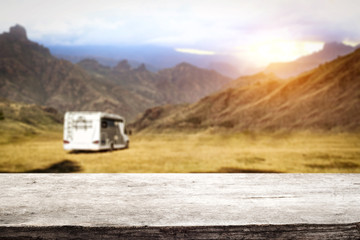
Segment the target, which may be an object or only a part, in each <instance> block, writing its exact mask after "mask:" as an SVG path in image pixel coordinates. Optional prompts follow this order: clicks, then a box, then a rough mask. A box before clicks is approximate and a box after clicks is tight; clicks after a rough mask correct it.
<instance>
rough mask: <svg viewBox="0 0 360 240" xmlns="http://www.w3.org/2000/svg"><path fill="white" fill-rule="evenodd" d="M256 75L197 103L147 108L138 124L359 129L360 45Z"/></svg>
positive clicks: (144, 126)
mask: <svg viewBox="0 0 360 240" xmlns="http://www.w3.org/2000/svg"><path fill="white" fill-rule="evenodd" d="M261 78H264V80H263V81H262V80H261ZM252 79H253V81H254V82H255V83H254V84H246V85H244V86H242V85H241V84H240V85H239V86H236V84H235V85H234V86H233V87H230V88H227V89H225V90H222V91H219V92H217V93H215V94H212V95H209V96H207V97H205V98H203V99H201V100H200V101H198V102H196V103H194V104H187V105H182V106H181V105H178V106H174V107H171V106H164V107H157V108H153V109H148V110H147V111H146V112H145V113H144V114H143V115H142V116H141V117H140V118H139V119H138V120H137V121H136V122H135V123H134V125H133V127H135V128H136V129H137V130H143V129H147V130H155V129H157V130H164V129H177V130H179V129H206V128H209V127H220V128H227V129H232V130H233V131H244V130H256V131H257V130H267V131H272V130H279V129H288V130H293V129H321V130H334V131H356V130H357V131H358V130H360V50H357V51H355V52H354V53H352V54H349V55H347V56H344V57H339V58H338V59H336V60H334V61H332V62H329V63H326V64H322V65H320V66H319V67H318V68H316V69H314V70H312V71H310V72H307V73H304V74H302V75H300V76H298V77H296V78H293V79H289V80H288V81H280V80H276V79H273V77H271V76H270V77H269V76H267V75H266V74H260V75H259V74H258V75H254V76H252V77H251V76H250V77H247V81H248V82H251V80H252ZM241 80H242V79H238V80H237V81H238V82H241Z"/></svg>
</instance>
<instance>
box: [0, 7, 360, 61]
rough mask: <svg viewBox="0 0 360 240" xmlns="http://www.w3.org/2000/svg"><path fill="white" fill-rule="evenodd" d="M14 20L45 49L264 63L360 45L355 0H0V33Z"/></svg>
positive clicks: (359, 28) (359, 16)
mask: <svg viewBox="0 0 360 240" xmlns="http://www.w3.org/2000/svg"><path fill="white" fill-rule="evenodd" d="M16 23H18V24H20V25H22V26H24V27H25V28H26V30H27V34H28V37H29V38H30V39H31V40H33V41H36V42H40V43H42V44H44V45H45V46H46V45H113V46H126V45H156V46H166V47H171V48H173V49H174V51H178V52H182V53H186V54H200V55H216V54H220V55H232V56H238V57H239V58H248V59H249V60H252V61H260V62H263V63H264V64H266V63H268V62H274V61H291V60H294V59H296V58H298V57H299V56H302V55H306V54H309V53H311V52H314V51H318V50H320V49H321V48H322V47H323V44H324V43H325V42H333V41H337V42H345V43H347V44H352V45H354V44H357V43H360V1H359V0H312V1H308V0H304V1H294V0H293V1H289V0H251V1H250V0H177V1H174V0H166V1H165V0H151V1H150V0H102V1H99V0H51V1H49V0H0V32H5V31H8V30H9V27H10V26H13V25H15V24H16Z"/></svg>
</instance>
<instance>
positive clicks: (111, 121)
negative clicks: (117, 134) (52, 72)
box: [107, 120, 115, 127]
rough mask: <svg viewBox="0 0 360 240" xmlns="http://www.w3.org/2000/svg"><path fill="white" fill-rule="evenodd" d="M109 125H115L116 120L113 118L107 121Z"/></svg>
mask: <svg viewBox="0 0 360 240" xmlns="http://www.w3.org/2000/svg"><path fill="white" fill-rule="evenodd" d="M107 123H108V126H109V127H115V122H114V121H113V120H108V121H107Z"/></svg>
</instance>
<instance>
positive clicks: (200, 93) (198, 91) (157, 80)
mask: <svg viewBox="0 0 360 240" xmlns="http://www.w3.org/2000/svg"><path fill="white" fill-rule="evenodd" d="M78 65H79V66H81V67H82V68H84V69H86V70H87V71H88V72H89V73H91V74H92V75H93V76H96V77H98V78H101V79H104V81H108V82H111V83H112V84H116V85H118V86H122V87H123V88H124V89H127V90H128V91H132V92H136V93H137V94H139V95H141V96H146V97H148V98H149V99H151V100H153V105H159V104H176V103H186V102H187V103H191V102H195V101H197V100H199V99H201V98H202V97H204V96H206V95H208V94H210V93H213V92H215V91H217V90H219V89H220V88H222V87H223V86H224V85H225V84H227V83H229V82H230V81H231V79H230V78H227V77H224V76H222V75H221V74H219V73H217V72H215V71H212V70H207V69H202V68H198V67H195V66H193V65H191V64H188V63H180V64H178V65H176V66H175V67H173V68H167V69H164V70H161V71H159V72H157V73H153V72H150V71H148V70H147V68H146V66H145V65H144V64H142V65H140V66H139V67H137V68H132V67H131V65H130V64H129V63H128V62H127V61H126V60H123V61H120V62H119V63H118V64H117V65H116V66H115V67H113V68H109V67H105V66H102V65H101V64H99V63H98V62H97V61H96V60H93V59H85V60H83V61H81V62H79V63H78Z"/></svg>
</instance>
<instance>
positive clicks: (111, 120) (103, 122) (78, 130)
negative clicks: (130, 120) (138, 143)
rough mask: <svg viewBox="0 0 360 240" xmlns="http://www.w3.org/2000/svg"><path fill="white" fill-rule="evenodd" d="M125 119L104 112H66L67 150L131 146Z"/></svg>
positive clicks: (109, 148)
mask: <svg viewBox="0 0 360 240" xmlns="http://www.w3.org/2000/svg"><path fill="white" fill-rule="evenodd" d="M129 141H130V140H129V137H128V135H127V131H126V127H125V119H124V118H123V117H121V116H119V115H115V114H108V113H103V112H66V113H65V118H64V149H65V150H69V151H72V150H85V151H89V150H90V151H98V150H113V149H120V148H128V147H129Z"/></svg>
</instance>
